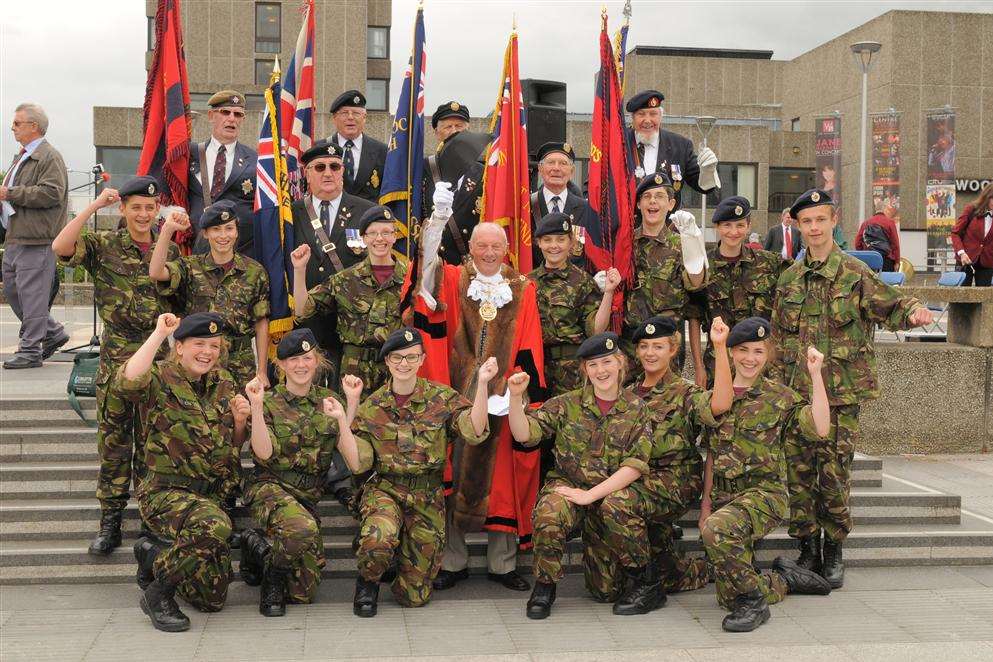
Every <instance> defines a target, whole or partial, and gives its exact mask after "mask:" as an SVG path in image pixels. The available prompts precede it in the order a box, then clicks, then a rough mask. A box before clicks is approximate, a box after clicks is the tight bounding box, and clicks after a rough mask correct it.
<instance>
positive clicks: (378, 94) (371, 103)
mask: <svg viewBox="0 0 993 662" xmlns="http://www.w3.org/2000/svg"><path fill="white" fill-rule="evenodd" d="M365 99H366V104H365V107H366V109H367V110H386V104H387V102H389V100H390V81H388V80H383V79H381V78H369V79H367V80H366V82H365Z"/></svg>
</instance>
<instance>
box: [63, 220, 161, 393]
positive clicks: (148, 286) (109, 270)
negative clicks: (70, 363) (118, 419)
mask: <svg viewBox="0 0 993 662" xmlns="http://www.w3.org/2000/svg"><path fill="white" fill-rule="evenodd" d="M157 235H158V233H157V232H156V231H154V230H153V231H152V243H153V244H154V243H155V241H156V239H157V238H158V236H157ZM151 257H152V251H151V250H148V251H146V252H145V253H142V252H141V249H140V248H138V246H137V244H135V243H134V240H133V239H132V238H131V233H130V232H128V231H127V229H123V230H116V231H113V232H91V233H87V234H84V235H82V236H80V237H79V239H77V240H76V252H75V253H74V254H73V255H72V256H70V257H66V258H60V259H61V261H62V263H63V264H65V265H66V266H69V267H78V266H81V267H83V268H84V269H86V271H87V272H88V273H89V274H90V276H91V277H92V278H93V296H94V298H95V299H96V305H97V311H98V312H99V313H100V319H102V320H103V333H102V334H101V336H100V370H99V373H98V374H97V382H98V383H101V384H105V383H107V382H108V381H109V380H110V378H111V377H112V376H113V372H114V370H115V369H116V368H117V366H119V365H121V364H122V363H124V362H125V361H127V360H128V359H129V358H131V355H132V354H134V353H135V352H136V351H138V348H139V347H141V345H142V343H143V342H145V339H146V338H148V336H149V335H150V334H151V332H152V329H154V328H155V322H156V320H157V319H158V317H159V315H161V314H162V313H169V312H173V311H174V310H175V308H176V306H175V304H176V302H175V300H174V298H172V297H165V296H162V295H160V294H159V293H158V291H157V290H156V288H155V282H154V281H153V280H152V279H151V278H149V276H148V262H149V260H150V259H151ZM178 257H179V248H178V247H177V246H176V245H175V244H172V243H170V244H169V259H171V260H174V259H176V258H178Z"/></svg>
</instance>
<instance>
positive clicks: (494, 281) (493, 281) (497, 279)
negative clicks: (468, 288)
mask: <svg viewBox="0 0 993 662" xmlns="http://www.w3.org/2000/svg"><path fill="white" fill-rule="evenodd" d="M475 279H476V280H480V281H482V282H484V283H486V284H487V285H499V284H500V283H502V282H503V274H502V273H501V272H500V271H498V272H496V273H495V274H493V275H492V276H484V275H483V274H481V273H479V272H478V271H477V272H476V276H475Z"/></svg>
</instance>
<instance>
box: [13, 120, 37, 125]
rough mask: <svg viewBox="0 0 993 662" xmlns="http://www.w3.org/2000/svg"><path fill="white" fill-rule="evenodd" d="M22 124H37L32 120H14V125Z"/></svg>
mask: <svg viewBox="0 0 993 662" xmlns="http://www.w3.org/2000/svg"><path fill="white" fill-rule="evenodd" d="M22 124H37V122H35V121H34V120H14V126H20V125H22Z"/></svg>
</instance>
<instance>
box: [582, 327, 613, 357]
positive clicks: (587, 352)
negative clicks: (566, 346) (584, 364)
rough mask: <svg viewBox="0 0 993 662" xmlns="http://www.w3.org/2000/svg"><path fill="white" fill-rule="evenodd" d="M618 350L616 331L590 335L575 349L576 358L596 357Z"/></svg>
mask: <svg viewBox="0 0 993 662" xmlns="http://www.w3.org/2000/svg"><path fill="white" fill-rule="evenodd" d="M619 350H620V342H619V340H618V338H617V334H616V333H611V332H610V331H607V332H606V333H598V334H596V335H595V336H590V337H589V338H587V339H586V340H584V341H583V344H582V345H580V346H579V349H577V350H576V358H577V359H598V358H600V357H601V356H607V355H609V354H613V353H614V352H617V351H619Z"/></svg>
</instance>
